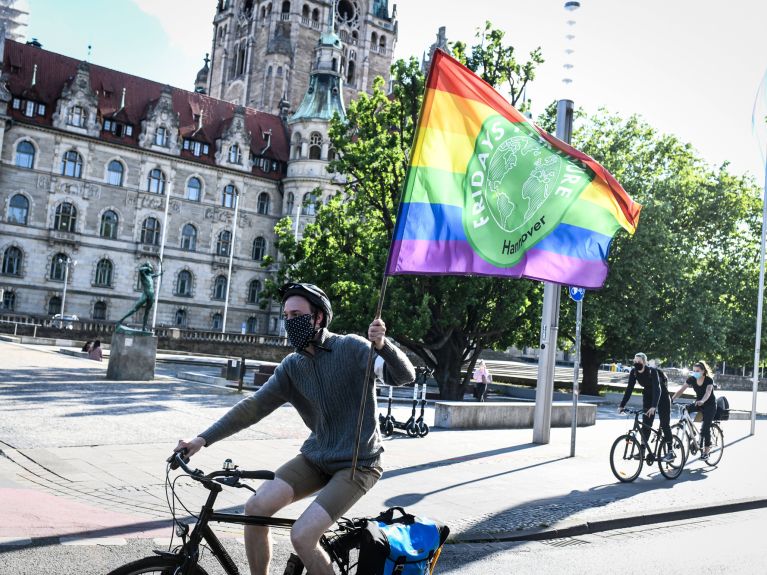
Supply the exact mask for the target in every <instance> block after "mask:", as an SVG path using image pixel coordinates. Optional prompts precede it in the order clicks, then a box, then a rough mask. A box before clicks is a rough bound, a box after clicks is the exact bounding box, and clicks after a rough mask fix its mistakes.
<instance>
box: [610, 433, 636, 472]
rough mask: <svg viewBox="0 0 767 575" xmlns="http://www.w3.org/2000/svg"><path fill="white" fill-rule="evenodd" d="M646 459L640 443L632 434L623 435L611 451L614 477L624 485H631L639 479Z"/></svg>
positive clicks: (611, 466)
mask: <svg viewBox="0 0 767 575" xmlns="http://www.w3.org/2000/svg"><path fill="white" fill-rule="evenodd" d="M642 465H644V457H643V454H642V448H641V447H640V445H639V441H637V439H636V438H635V437H634V436H633V435H630V434H628V433H627V434H626V435H621V436H620V437H619V438H618V439H616V440H615V443H613V446H612V448H611V449H610V468H611V469H612V470H613V475H615V477H617V478H618V480H619V481H622V482H623V483H630V482H631V481H634V480H635V479H636V478H637V477H639V473H640V472H641V471H642Z"/></svg>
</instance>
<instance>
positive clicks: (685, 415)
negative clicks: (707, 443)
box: [676, 405, 702, 451]
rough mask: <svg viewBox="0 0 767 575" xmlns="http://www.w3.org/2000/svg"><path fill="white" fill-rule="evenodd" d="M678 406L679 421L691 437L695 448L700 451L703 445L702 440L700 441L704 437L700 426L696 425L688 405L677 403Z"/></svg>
mask: <svg viewBox="0 0 767 575" xmlns="http://www.w3.org/2000/svg"><path fill="white" fill-rule="evenodd" d="M676 407H677V411H678V412H679V423H680V424H681V425H682V429H684V432H685V434H686V435H687V437H688V438H689V441H690V442H692V446H693V447H694V448H695V451H700V449H701V445H702V441H699V440H700V439H702V438H701V435H700V431H698V428H697V427H696V426H695V423H694V422H693V420H692V418H691V417H690V412H689V411H687V406H686V405H677V406H676Z"/></svg>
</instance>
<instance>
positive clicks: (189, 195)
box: [186, 178, 202, 202]
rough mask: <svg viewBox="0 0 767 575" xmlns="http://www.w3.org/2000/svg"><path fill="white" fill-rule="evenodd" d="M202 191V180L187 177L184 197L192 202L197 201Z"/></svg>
mask: <svg viewBox="0 0 767 575" xmlns="http://www.w3.org/2000/svg"><path fill="white" fill-rule="evenodd" d="M201 192H202V182H201V181H200V178H189V180H187V182H186V199H187V200H192V201H193V202H199V201H200V196H201Z"/></svg>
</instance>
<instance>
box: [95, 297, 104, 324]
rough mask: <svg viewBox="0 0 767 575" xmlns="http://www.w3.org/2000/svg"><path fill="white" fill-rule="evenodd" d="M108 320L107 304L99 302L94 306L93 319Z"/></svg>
mask: <svg viewBox="0 0 767 575" xmlns="http://www.w3.org/2000/svg"><path fill="white" fill-rule="evenodd" d="M106 318H107V304H106V302H103V301H97V302H96V303H94V304H93V319H95V320H99V321H104V320H106Z"/></svg>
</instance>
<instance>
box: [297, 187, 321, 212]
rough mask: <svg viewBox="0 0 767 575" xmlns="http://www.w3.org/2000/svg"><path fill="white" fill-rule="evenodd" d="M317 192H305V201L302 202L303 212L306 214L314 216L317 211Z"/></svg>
mask: <svg viewBox="0 0 767 575" xmlns="http://www.w3.org/2000/svg"><path fill="white" fill-rule="evenodd" d="M317 202H318V198H317V194H315V193H314V192H306V193H305V194H304V201H303V202H302V203H301V205H302V206H303V207H302V208H301V214H303V215H305V216H313V215H315V214H316V213H317Z"/></svg>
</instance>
